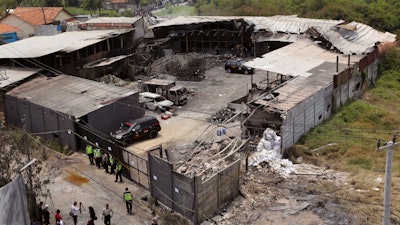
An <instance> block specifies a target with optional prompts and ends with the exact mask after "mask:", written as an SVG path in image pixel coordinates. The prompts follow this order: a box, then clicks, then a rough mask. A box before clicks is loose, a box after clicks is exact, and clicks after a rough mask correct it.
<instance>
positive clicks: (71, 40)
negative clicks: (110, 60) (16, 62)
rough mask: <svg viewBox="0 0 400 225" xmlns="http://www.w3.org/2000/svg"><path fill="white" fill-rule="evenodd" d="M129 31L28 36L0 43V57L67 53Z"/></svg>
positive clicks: (30, 56) (27, 56)
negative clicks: (7, 42) (3, 43)
mask: <svg viewBox="0 0 400 225" xmlns="http://www.w3.org/2000/svg"><path fill="white" fill-rule="evenodd" d="M129 31H131V29H122V30H92V31H70V32H64V33H61V34H57V35H53V36H37V37H30V38H26V39H23V40H20V41H16V42H12V43H9V44H5V45H1V46H0V59H7V58H12V59H15V58H36V57H41V56H45V55H48V54H51V53H55V52H67V53H69V52H73V51H76V50H79V49H81V48H84V47H87V46H90V45H93V44H95V43H98V42H101V41H103V40H105V39H107V38H110V37H114V36H118V35H120V34H124V33H127V32H129Z"/></svg>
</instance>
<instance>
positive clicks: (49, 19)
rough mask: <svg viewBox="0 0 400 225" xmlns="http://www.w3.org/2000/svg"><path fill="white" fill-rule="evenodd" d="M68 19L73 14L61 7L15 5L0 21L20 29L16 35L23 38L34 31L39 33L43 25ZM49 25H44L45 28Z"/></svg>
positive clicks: (58, 23)
mask: <svg viewBox="0 0 400 225" xmlns="http://www.w3.org/2000/svg"><path fill="white" fill-rule="evenodd" d="M70 19H73V15H72V14H70V13H69V12H67V11H66V10H64V9H63V8H62V7H17V8H16V9H14V10H13V11H12V13H10V14H8V15H7V16H6V17H4V18H3V19H1V21H0V22H2V23H5V24H8V25H10V26H14V27H17V28H18V29H20V31H19V32H18V37H19V38H20V39H23V38H27V37H31V36H33V35H35V33H36V34H40V32H41V30H40V27H41V26H43V25H53V26H54V25H60V23H61V22H62V21H68V20H70ZM51 27H52V26H46V29H50V28H51ZM55 29H57V27H55ZM42 33H43V32H42Z"/></svg>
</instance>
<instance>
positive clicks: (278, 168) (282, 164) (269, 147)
mask: <svg viewBox="0 0 400 225" xmlns="http://www.w3.org/2000/svg"><path fill="white" fill-rule="evenodd" d="M280 145H281V137H280V136H278V135H276V133H275V131H274V130H272V129H271V128H267V129H266V130H265V131H264V133H263V136H262V139H261V140H260V142H259V143H258V145H257V152H255V153H254V154H253V155H252V156H251V157H250V161H249V163H250V165H252V166H255V167H257V166H260V165H263V164H264V163H266V164H267V166H268V167H270V168H271V170H272V171H273V172H275V173H278V174H280V175H281V176H283V177H287V176H288V175H289V174H291V173H293V172H294V171H295V168H294V166H293V163H292V162H291V161H289V160H288V159H282V155H281V154H280V153H279V152H280Z"/></svg>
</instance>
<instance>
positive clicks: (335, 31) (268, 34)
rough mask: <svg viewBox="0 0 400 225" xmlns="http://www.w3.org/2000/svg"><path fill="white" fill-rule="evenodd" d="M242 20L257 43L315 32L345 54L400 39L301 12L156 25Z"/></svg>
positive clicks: (177, 20) (192, 19)
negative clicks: (251, 29)
mask: <svg viewBox="0 0 400 225" xmlns="http://www.w3.org/2000/svg"><path fill="white" fill-rule="evenodd" d="M239 20H240V21H244V22H245V23H246V24H247V25H248V26H254V30H255V32H254V36H253V40H254V41H256V42H263V41H280V42H295V41H299V40H302V39H304V38H310V37H309V36H310V34H311V35H312V36H313V37H314V38H317V39H320V38H321V37H322V39H324V40H326V41H327V42H329V43H330V44H331V46H332V48H331V49H328V50H335V49H337V50H339V51H340V52H342V53H343V54H345V55H352V54H356V55H362V54H366V53H370V52H372V51H373V49H374V47H375V46H376V44H377V43H382V42H394V41H396V35H395V34H392V33H389V32H386V33H382V32H379V31H377V30H375V29H373V28H372V27H370V26H368V25H365V24H362V23H357V22H351V23H349V24H344V20H326V19H309V18H299V17H297V15H292V16H282V15H277V16H270V17H250V16H244V17H224V16H180V17H176V18H173V19H170V20H166V21H163V22H161V23H159V24H157V25H154V26H153V27H152V28H157V27H168V26H182V25H190V24H201V23H215V22H224V21H231V22H239ZM263 32H264V33H263Z"/></svg>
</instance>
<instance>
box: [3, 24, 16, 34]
mask: <svg viewBox="0 0 400 225" xmlns="http://www.w3.org/2000/svg"><path fill="white" fill-rule="evenodd" d="M18 30H19V28H17V27H13V26H10V25H8V24H5V23H0V33H9V32H17V31H18Z"/></svg>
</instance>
